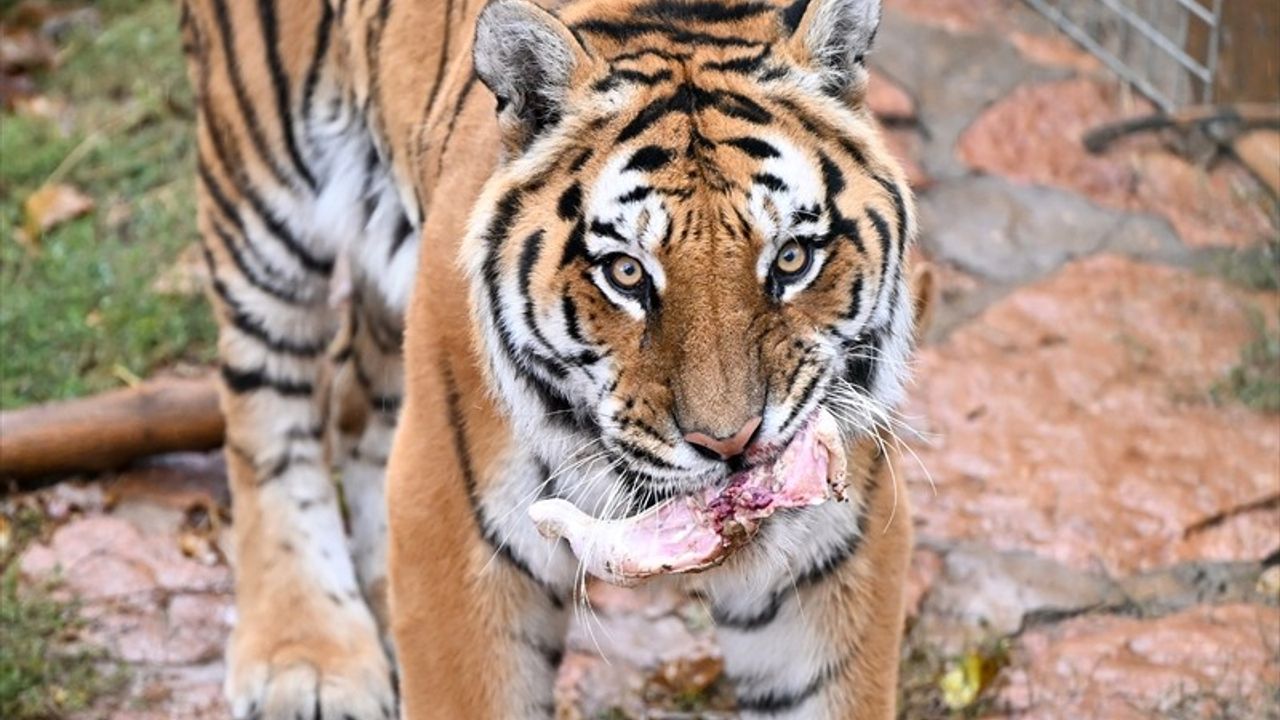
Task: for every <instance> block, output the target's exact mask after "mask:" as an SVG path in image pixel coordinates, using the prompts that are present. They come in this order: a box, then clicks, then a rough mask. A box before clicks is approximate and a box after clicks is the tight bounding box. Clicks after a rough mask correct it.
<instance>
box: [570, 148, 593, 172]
mask: <svg viewBox="0 0 1280 720" xmlns="http://www.w3.org/2000/svg"><path fill="white" fill-rule="evenodd" d="M594 154H595V151H594V150H592V149H591V148H585V149H584V150H583V151H582V152H581V153H579V154H578V156H577V157H576V158H574V159H573V163H572V164H571V165H569V172H571V173H576V172H578V171H580V170H582V168H583V167H584V166H586V164H587V162H588V161H589V160H591V156H592V155H594Z"/></svg>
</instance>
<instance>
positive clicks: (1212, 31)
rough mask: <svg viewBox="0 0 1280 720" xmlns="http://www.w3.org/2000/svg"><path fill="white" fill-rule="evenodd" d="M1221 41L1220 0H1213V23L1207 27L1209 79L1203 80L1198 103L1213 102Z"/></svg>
mask: <svg viewBox="0 0 1280 720" xmlns="http://www.w3.org/2000/svg"><path fill="white" fill-rule="evenodd" d="M1221 40H1222V0H1213V22H1212V23H1211V24H1210V25H1209V57H1208V58H1206V60H1207V61H1208V64H1209V79H1208V80H1205V83H1204V91H1203V92H1201V93H1200V102H1202V103H1204V104H1205V105H1208V104H1209V103H1211V102H1213V79H1214V78H1215V77H1217V75H1218V51H1219V47H1218V44H1219V43H1220V42H1221Z"/></svg>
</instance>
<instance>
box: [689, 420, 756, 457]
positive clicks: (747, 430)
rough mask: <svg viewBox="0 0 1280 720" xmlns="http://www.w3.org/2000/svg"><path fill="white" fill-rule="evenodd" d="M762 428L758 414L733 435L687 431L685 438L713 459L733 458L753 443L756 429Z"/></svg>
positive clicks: (701, 452) (699, 452)
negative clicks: (718, 435)
mask: <svg viewBox="0 0 1280 720" xmlns="http://www.w3.org/2000/svg"><path fill="white" fill-rule="evenodd" d="M759 428H760V416H759V415H757V416H755V417H753V418H751V419H750V420H748V421H747V424H746V425H743V426H742V429H741V430H739V431H738V432H736V433H734V434H733V436H732V437H727V438H714V437H711V436H710V435H707V434H706V433H700V432H691V433H685V436H684V440H685V442H687V443H689V444H690V445H692V446H693V449H694V450H697V451H698V454H699V455H701V456H703V457H705V458H709V459H711V460H732V459H734V458H736V457H738V456H740V455H742V453H743V452H744V451H746V449H747V445H749V444H750V443H751V440H752V438H754V437H755V434H756V430H758V429H759Z"/></svg>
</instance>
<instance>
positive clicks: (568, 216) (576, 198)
mask: <svg viewBox="0 0 1280 720" xmlns="http://www.w3.org/2000/svg"><path fill="white" fill-rule="evenodd" d="M581 211H582V186H581V185H579V184H578V183H574V184H572V185H570V186H569V187H568V188H567V189H566V190H565V191H564V192H563V193H561V194H560V200H559V201H558V202H557V203H556V214H557V215H559V216H560V219H561V220H573V219H575V218H577V217H578V213H579V212H581Z"/></svg>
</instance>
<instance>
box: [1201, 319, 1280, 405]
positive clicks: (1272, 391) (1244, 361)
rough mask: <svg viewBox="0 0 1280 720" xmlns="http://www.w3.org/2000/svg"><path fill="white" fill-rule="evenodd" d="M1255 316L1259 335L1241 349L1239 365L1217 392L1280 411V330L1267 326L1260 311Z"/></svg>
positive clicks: (1218, 386)
mask: <svg viewBox="0 0 1280 720" xmlns="http://www.w3.org/2000/svg"><path fill="white" fill-rule="evenodd" d="M1254 318H1255V319H1254V324H1255V326H1256V337H1255V338H1254V339H1253V341H1252V342H1250V343H1249V344H1248V345H1245V346H1244V348H1243V349H1242V350H1241V351H1240V364H1238V365H1236V366H1235V367H1234V368H1232V369H1231V372H1230V373H1228V374H1227V376H1226V377H1225V378H1223V379H1222V380H1220V381H1219V382H1218V384H1217V385H1216V386H1215V387H1214V395H1215V396H1217V397H1219V398H1222V397H1223V396H1228V397H1232V398H1235V399H1236V400H1238V401H1240V402H1242V403H1244V404H1245V405H1247V406H1249V407H1251V408H1253V409H1254V410H1261V411H1263V412H1271V413H1280V329H1276V328H1269V327H1267V325H1266V321H1265V320H1263V319H1262V316H1261V313H1255V314H1254Z"/></svg>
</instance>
